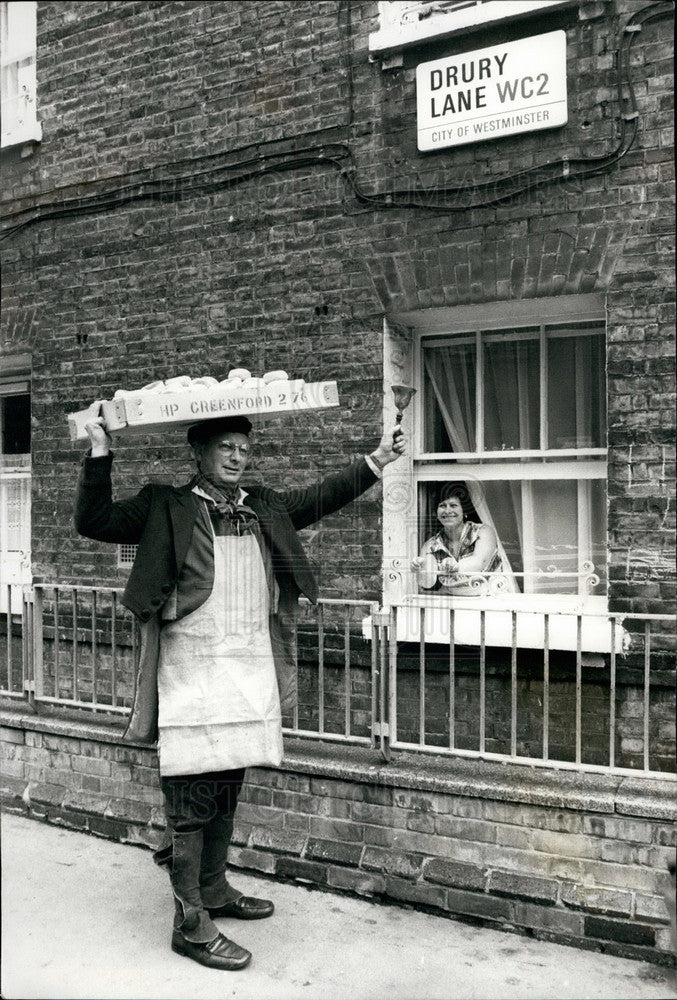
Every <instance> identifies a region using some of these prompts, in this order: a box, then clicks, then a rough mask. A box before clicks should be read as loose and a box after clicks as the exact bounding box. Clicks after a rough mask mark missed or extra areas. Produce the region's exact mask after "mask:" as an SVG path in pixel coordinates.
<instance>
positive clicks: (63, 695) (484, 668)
mask: <svg viewBox="0 0 677 1000" xmlns="http://www.w3.org/2000/svg"><path fill="white" fill-rule="evenodd" d="M120 597H121V590H119V589H117V588H107V587H98V588H92V587H79V586H68V585H61V584H60V585H55V584H40V585H36V586H34V587H32V588H29V587H24V588H21V587H17V586H8V585H5V587H4V594H3V608H4V609H11V613H8V612H7V610H5V613H4V614H3V615H0V625H3V624H4V635H2V636H1V638H2V640H3V641H2V644H1V646H0V649H4V655H3V653H2V652H0V695H2V696H4V697H8V698H12V699H15V700H18V699H23V700H25V701H26V702H27V703H28V704H29V706H31V707H32V709H33V710H35V711H36V712H37V711H40V710H41V708H42V707H43V706H45V707H46V706H51V707H56V706H61V707H66V708H71V709H80V710H85V711H89V712H91V713H97V714H99V713H115V714H117V715H125V714H127V713H129V710H130V707H131V700H132V695H133V683H134V665H135V662H136V658H137V655H138V647H139V630H138V625H137V624H136V622H135V621H134V619H133V618H132V616H131V615H130V614H129V612H128V611H127V610H126V609H125V608H124V607H123V606H122V605H121V603H120ZM429 611H430V603H429V602H428V603H427V604H426V605H425V606H421V607H412V606H405V605H401V606H397V607H395V606H393V607H389V608H380V607H379V606H378V604H377V603H376V602H373V601H368V600H362V601H360V600H342V599H321V600H320V601H319V602H318V604H317V605H315V606H312V605H310V604H309V603H308V602H302V605H301V608H300V612H299V616H298V619H297V620H296V622H295V624H294V626H293V630H292V632H293V635H292V639H293V648H294V653H295V655H294V659H295V664H296V672H297V688H298V696H297V699H296V703H295V705H294V707H293V709H292V711H291V712H290V713H289V714H288V715H287V716H285V717H284V718H283V728H284V731H285V732H286V733H288V734H290V735H295V736H300V737H304V738H308V739H319V740H328V741H336V742H344V743H352V744H363V745H371V746H373V747H374V748H376V749H378V750H379V751H380V754H381V756H382V757H383V758H385V759H386V760H387V759H389V758H390V756H391V753H392V751H418V752H422V753H428V754H436V755H451V756H460V757H471V758H472V757H474V758H481V759H487V760H496V761H501V762H517V763H527V764H530V765H533V766H539V767H550V768H562V769H575V770H579V771H593V772H594V771H597V772H605V773H608V772H613V773H620V774H625V773H631V774H635V775H636V774H638V773H640V774H644V775H647V776H649V775H653V776H656V775H659V776H661V777H670V778H672V779H674V778H675V777H677V775H675V762H674V747H675V723H674V708H675V702H674V649H675V621H676V619H675V616H674V615H650V614H646V615H642V614H620V613H607V614H605V615H602V614H596V615H591V614H586V613H585V612H584V611H580V610H579V611H578V612H576V613H572V612H565V611H553V612H528V611H526V612H525V611H517V610H514V609H513V610H508V611H505V610H504V611H503V612H502V614H503V616H504V617H506V620H507V621H508V623H509V627H508V630H507V633H506V630H505V629H504V630H503V639H501V640H500V641H501V642H502V643H503V645H496V644H495V643H496V641H497V640H496V635H497V630H496V627H495V624H496V623H495V612H492V611H491V610H487V609H486V608H483V607H477V608H476V609H473V610H472V611H469V610H468V606H467V604H466V606H465V608H464V609H462V610H460V609H456V608H454V607H452V606H448V607H442V606H439V607H437V609H436V614H437V616H438V620H439V619H440V615H441V616H442V618H443V619H444V621H445V622H446V626H447V632H446V633H445V634H444V635H440V634H437V633H435V634H432V635H431V633H430V628H429V627H428V623H427V617H426V616H427V615H428V614H429ZM492 614H494V618H492V617H491V616H492ZM525 615H527V616H530V617H531V618H533V621H534V622H535V623H536V624H535V625H534V624H533V623H532V626H530V629H531V631H530V633H529V634H530V635H531V639H528V642H530V643H531V645H532V648H531V649H528V648H526V645H527V642H526V641H525V636H526V633H525V631H524V618H525ZM412 616H414V618H413V622H414V624H413V626H412ZM469 616H470V619H469ZM473 616H474V618H473ZM405 617H406V619H407V623H408V624H406V627H404V628H403V625H402V623H403V620H404V618H405ZM474 619H476V621H475V624H473V620H474ZM469 621H470V624H469ZM564 625H566V626H567V628H568V629H569V631H568V632H567V630H566V628H565V629H564V631H563V626H564ZM534 628H535V629H537V630H538V629H540V636H541V639H540V640H539V642H538V643H537V644H534V642H533V632H534ZM600 629H601V630H602V633H601V634H604V635H607V636H608V642H607V647H608V648H607V652H606V653H603V654H600V653H597V654H596V655H595V656H594V657H591V656H590V655H589V654H588V653H586V649H590V648H591V647H590V645H589V644H588V640H589V637H591V636H593V637H597V639H596V641H598V639H599V635H600ZM499 631H500V630H499ZM469 635H471V636H472V641H469V639H468V636H469ZM506 635H507V637H506ZM567 635H569V639H568V640H567V638H566V636H567ZM563 636H564V639H563V638H562V637H563ZM605 641H606V640H605ZM567 646H568V648H567ZM598 648H599V647H598Z"/></svg>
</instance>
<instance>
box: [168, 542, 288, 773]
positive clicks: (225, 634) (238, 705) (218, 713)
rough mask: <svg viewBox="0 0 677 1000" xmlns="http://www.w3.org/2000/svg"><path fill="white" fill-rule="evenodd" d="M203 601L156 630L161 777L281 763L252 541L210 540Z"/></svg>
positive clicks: (264, 610) (262, 592)
mask: <svg viewBox="0 0 677 1000" xmlns="http://www.w3.org/2000/svg"><path fill="white" fill-rule="evenodd" d="M212 537H213V541H214V586H213V589H212V593H211V595H210V596H209V598H208V599H207V601H206V602H205V603H204V604H203V605H202V606H201V607H199V608H197V609H196V610H195V611H193V612H191V613H190V614H188V615H186V616H185V617H184V618H181V619H179V620H178V621H176V622H168V623H167V624H165V625H163V627H162V629H161V631H160V659H159V667H158V700H159V713H158V727H159V736H158V751H159V756H160V773H161V774H162V775H164V776H168V775H174V774H202V773H204V772H205V771H222V770H231V769H233V768H238V767H248V766H253V765H256V764H267V765H272V766H274V767H277V766H279V764H280V763H281V761H282V719H281V713H280V698H279V693H278V686H277V677H276V673H275V664H274V661H273V651H272V648H271V644H270V631H269V626H268V614H269V607H270V596H269V593H268V586H267V583H266V574H265V568H264V565H263V559H262V556H261V551H260V548H259V543H258V541H257V540H256V537H255V536H254V535H252V534H245V535H241V536H240V535H225V536H219V535H214V534H212Z"/></svg>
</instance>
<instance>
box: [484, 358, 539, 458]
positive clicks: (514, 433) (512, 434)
mask: <svg viewBox="0 0 677 1000" xmlns="http://www.w3.org/2000/svg"><path fill="white" fill-rule="evenodd" d="M539 381H540V372H539V343H538V340H536V339H533V340H506V341H499V342H495V341H488V342H486V343H485V346H484V448H485V451H509V450H510V451H513V450H526V449H534V448H538V447H539V442H540V389H539Z"/></svg>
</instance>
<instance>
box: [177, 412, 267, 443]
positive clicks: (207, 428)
mask: <svg viewBox="0 0 677 1000" xmlns="http://www.w3.org/2000/svg"><path fill="white" fill-rule="evenodd" d="M251 429H252V423H251V420H248V419H247V418H246V417H217V418H216V419H214V420H201V421H200V423H199V424H193V425H192V427H189V428H188V444H189V445H191V446H192V445H195V444H206V443H207V441H211V439H212V438H213V437H217V435H219V434H227V433H228V431H235V432H236V433H237V434H249V432H250V431H251Z"/></svg>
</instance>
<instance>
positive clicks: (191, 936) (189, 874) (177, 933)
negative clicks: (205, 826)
mask: <svg viewBox="0 0 677 1000" xmlns="http://www.w3.org/2000/svg"><path fill="white" fill-rule="evenodd" d="M203 843H204V838H203V833H202V830H201V829H200V830H194V831H191V832H189V833H177V832H174V833H173V834H172V872H171V882H172V891H173V893H174V900H175V911H176V912H175V916H174V929H173V932H172V949H173V950H174V951H176V952H178V953H179V954H180V955H186V956H187V957H188V958H192V959H193V960H194V961H196V962H199V963H200V964H201V965H207V966H209V967H210V968H214V969H225V970H232V969H242V968H244V967H245V965H248V964H249V962H250V961H251V957H252V956H251V953H250V952H248V951H247V950H246V949H245V948H240V946H239V945H237V944H235V942H234V941H230V940H229V939H228V938H226V937H224V936H223V934H221V933H219V929H218V927H217V926H216V924H214V923H213V921H212V919H211V917H210V916H209V913H208V912H207V910H206V909H205V907H204V905H203V903H202V897H201V895H200V864H201V862H202V848H203Z"/></svg>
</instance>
